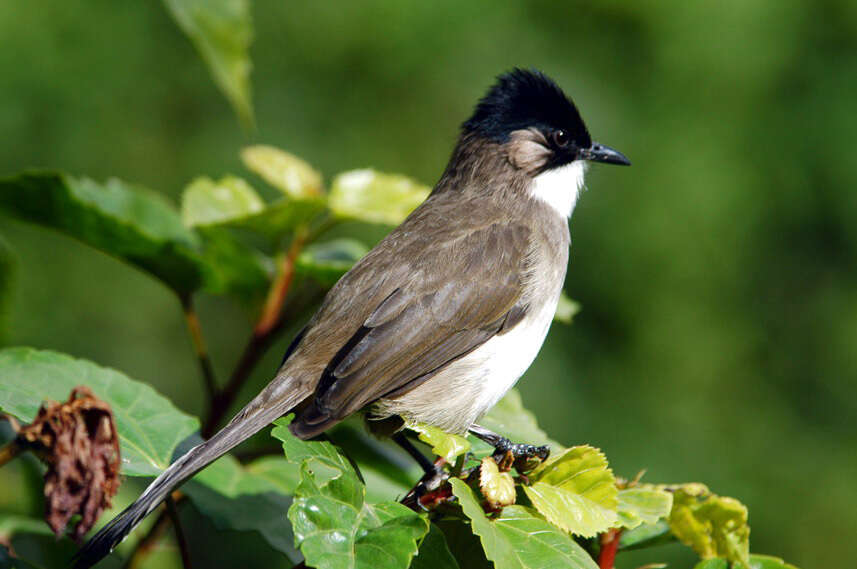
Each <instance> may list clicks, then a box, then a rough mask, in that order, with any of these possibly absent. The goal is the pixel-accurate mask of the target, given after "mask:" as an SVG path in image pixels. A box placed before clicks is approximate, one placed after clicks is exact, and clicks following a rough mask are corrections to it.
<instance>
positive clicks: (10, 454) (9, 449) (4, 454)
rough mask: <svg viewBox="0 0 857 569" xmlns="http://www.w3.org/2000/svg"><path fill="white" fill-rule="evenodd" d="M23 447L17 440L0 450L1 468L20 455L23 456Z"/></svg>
mask: <svg viewBox="0 0 857 569" xmlns="http://www.w3.org/2000/svg"><path fill="white" fill-rule="evenodd" d="M21 450H22V449H21V445H19V444H18V442H17V441H16V440H13V441H12V442H10V443H9V444H7V445H6V446H4V447H3V448H0V466H3V465H4V464H6V463H7V462H9V461H10V460H12V459H13V458H15V457H16V456H18V455H19V454H21Z"/></svg>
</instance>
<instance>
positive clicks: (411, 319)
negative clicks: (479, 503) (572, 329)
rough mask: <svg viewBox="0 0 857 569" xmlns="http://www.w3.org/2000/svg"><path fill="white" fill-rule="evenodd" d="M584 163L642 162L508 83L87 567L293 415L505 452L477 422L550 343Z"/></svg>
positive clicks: (574, 115)
mask: <svg viewBox="0 0 857 569" xmlns="http://www.w3.org/2000/svg"><path fill="white" fill-rule="evenodd" d="M588 162H606V163H610V164H625V165H627V164H630V162H629V161H628V159H627V158H625V156H623V155H622V154H621V153H619V152H617V151H615V150H613V149H611V148H609V147H607V146H604V145H601V144H598V143H597V142H593V141H592V139H591V138H590V136H589V132H588V131H587V129H586V126H585V125H584V123H583V120H582V119H581V118H580V114H579V113H578V111H577V108H576V107H575V106H574V104H573V103H572V102H571V101H570V100H569V99H568V98H567V97H566V96H565V94H564V93H563V92H562V90H561V89H560V88H559V87H558V86H557V85H556V83H554V82H553V81H552V80H551V79H549V78H548V77H546V76H545V75H543V74H542V73H539V72H536V71H524V70H520V69H516V70H513V71H511V72H510V73H506V74H504V75H502V76H500V77H499V78H498V80H497V82H496V83H495V85H494V86H493V87H491V89H490V90H489V91H488V93H487V94H486V95H485V97H484V98H483V99H482V100H480V101H479V103H478V104H477V106H476V110H475V111H474V113H473V116H471V117H470V119H468V120H467V121H466V122H465V123H464V124H463V125H462V128H461V134H460V136H459V139H458V143H457V144H456V146H455V149H454V150H453V152H452V157H451V159H450V161H449V164H448V165H447V167H446V170H445V171H444V172H443V175H442V176H441V178H440V180H439V181H438V183H437V185H436V186H435V187H434V190H433V191H432V192H431V195H430V196H429V197H428V198H427V199H426V201H425V202H424V203H422V204H421V205H420V206H419V207H418V208H417V209H416V210H414V211H413V213H411V215H410V216H408V218H407V219H406V220H405V221H404V222H402V224H401V225H400V226H399V227H397V228H396V229H394V230H393V231H392V232H391V233H390V234H389V235H388V236H387V237H386V238H384V239H383V240H382V241H381V242H380V243H379V244H378V245H377V246H376V247H375V248H374V249H372V251H370V252H369V253H368V254H367V255H366V256H365V257H363V258H362V259H361V260H360V261H359V262H358V263H357V264H355V265H354V267H353V268H352V269H351V270H350V271H348V273H346V274H345V275H344V276H343V277H342V279H340V281H339V282H338V283H337V284H336V285H335V286H334V287H333V288H332V289H331V290H330V292H329V293H328V294H327V296H326V297H325V299H324V302H323V303H322V305H321V308H319V310H318V312H317V313H316V314H315V316H313V318H312V319H311V320H310V322H309V323H308V324H307V326H306V327H305V328H304V330H303V331H302V332H301V334H300V336H299V337H298V338H297V339H296V340H295V341H294V342H293V343H292V346H291V348H290V350H289V352H288V353H287V354H286V358H285V360H284V361H283V364H282V365H281V366H280V369H279V370H278V372H277V375H276V377H274V379H273V380H272V381H271V383H269V384H268V386H267V387H265V389H263V390H262V392H261V393H259V395H257V396H256V397H255V398H254V399H253V400H252V401H250V403H248V404H247V406H246V407H244V408H243V409H242V410H241V411H240V412H239V413H238V414H237V415H236V416H235V417H234V418H233V419H232V420H231V421H230V423H229V424H228V425H226V427H224V428H223V429H222V430H221V431H219V432H218V433H216V434H215V435H214V436H212V437H211V438H210V439H208V440H207V441H205V442H203V443H202V444H200V445H198V446H196V447H194V448H193V449H191V450H190V451H188V452H187V453H186V454H185V455H184V456H182V457H181V458H179V459H178V460H177V461H176V462H174V463H173V464H172V465H171V466H170V467H169V468H167V470H165V471H164V472H163V473H162V474H161V475H160V476H159V477H158V478H157V479H155V481H154V482H152V484H151V485H150V486H149V487H148V488H147V489H146V491H145V492H143V494H142V495H141V496H140V498H138V499H137V501H136V502H134V503H133V504H131V505H130V506H129V507H128V508H127V509H126V510H125V511H124V512H122V514H120V515H119V516H118V517H116V518H115V519H114V520H113V521H111V522H110V523H109V524H108V525H106V526H105V527H104V528H103V529H102V530H101V531H99V532H98V533H97V534H96V535H95V536H94V537H93V538H92V539H91V540H90V541H89V542H88V543H87V544H86V545H85V546H84V547H83V548H82V550H81V551H80V553H79V554H78V556H77V559H76V567H78V568H83V567H89V566H91V565H92V564H94V563H96V562H97V561H98V560H99V559H101V558H102V557H104V556H105V555H106V554H107V553H108V552H109V551H110V550H111V549H112V548H113V547H114V546H115V545H116V544H118V543H119V542H120V541H121V540H122V539H123V538H124V537H125V536H126V535H127V534H128V533H129V532H130V531H131V530H132V529H133V528H134V527H135V526H136V525H137V523H139V522H140V520H141V519H143V517H145V516H146V515H147V514H148V513H150V512H151V511H152V510H153V509H154V508H155V507H156V506H157V505H158V504H160V503H161V502H162V501H163V500H164V499H165V497H166V496H167V495H168V494H169V493H170V492H171V491H172V490H173V489H174V488H176V486H178V485H179V484H181V483H182V482H184V481H185V480H187V479H188V478H190V477H191V476H192V475H193V474H194V473H196V472H197V471H199V470H200V469H202V468H204V467H205V466H206V465H208V464H209V463H211V462H212V461H214V460H215V459H217V458H218V457H220V456H221V455H223V454H224V453H226V452H228V451H229V450H230V449H232V448H233V447H234V446H235V445H237V444H238V443H240V442H241V441H243V440H245V439H247V438H248V437H250V436H251V435H253V434H255V433H256V432H258V431H259V430H260V429H262V428H263V427H265V426H266V425H268V424H269V423H271V422H272V421H273V420H274V419H276V418H278V417H280V416H281V415H284V414H286V413H288V412H290V411H296V412H297V416H296V417H295V419H294V421H293V422H292V423H291V425H290V427H289V428H290V429H291V431H292V433H294V434H295V435H296V436H298V437H301V438H310V437H313V436H316V435H318V434H320V433H323V432H324V431H325V430H327V429H329V428H330V427H331V426H333V425H335V424H336V423H338V422H339V421H342V420H343V419H345V418H346V417H348V416H349V415H351V414H352V413H355V412H357V411H360V410H364V409H365V410H368V411H369V412H370V414H371V416H372V417H376V418H385V417H401V418H402V419H405V421H413V422H419V423H427V424H429V425H434V426H437V427H439V428H441V429H443V430H445V431H448V432H451V433H466V432H467V431H468V430H470V431H471V432H473V433H474V434H475V435H476V436H480V437H482V438H484V439H486V440H489V441H490V442H492V443H494V444H497V445H503V444H505V445H509V444H510V443H509V441H506V440H505V439H502V438H501V437H499V436H497V435H494V434H493V433H490V432H489V431H487V430H485V429H482V428H481V427H479V426H478V425H476V421H477V420H478V419H479V417H480V416H481V415H482V414H483V413H485V412H486V411H487V410H488V409H489V408H491V407H492V406H493V405H494V404H495V403H496V402H497V401H498V400H499V399H500V398H501V397H502V396H503V395H504V394H505V393H506V392H507V391H508V390H509V389H510V388H511V387H512V386H513V385H514V384H515V382H516V381H517V380H518V378H519V377H520V376H521V375H522V374H523V373H524V371H525V370H526V369H527V368H528V367H529V366H530V364H531V363H532V361H533V359H534V358H535V357H536V354H537V353H538V351H539V348H540V347H541V345H542V342H543V341H544V339H545V335H546V334H547V331H548V327H549V326H550V323H551V320H552V318H553V315H554V312H555V310H556V306H557V302H558V300H559V296H560V291H561V290H562V285H563V281H564V279H565V272H566V266H567V264H568V252H569V243H570V238H569V230H568V218H569V216H571V212H572V210H573V209H574V206H575V203H576V202H577V198H578V196H579V194H580V191H581V189H582V187H583V177H584V172H585V171H586V167H587V163H588ZM524 446H526V445H524Z"/></svg>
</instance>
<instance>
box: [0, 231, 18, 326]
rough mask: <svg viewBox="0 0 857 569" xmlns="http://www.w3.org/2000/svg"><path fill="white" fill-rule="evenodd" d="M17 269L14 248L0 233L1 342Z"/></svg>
mask: <svg viewBox="0 0 857 569" xmlns="http://www.w3.org/2000/svg"><path fill="white" fill-rule="evenodd" d="M14 270H15V257H14V256H13V254H12V248H11V247H9V244H8V243H6V240H5V239H3V236H2V235H0V342H2V341H3V336H4V333H5V331H6V323H7V319H8V317H9V315H8V313H9V307H10V306H11V304H12V299H11V296H12V278H13V276H14Z"/></svg>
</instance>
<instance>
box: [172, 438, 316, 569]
mask: <svg viewBox="0 0 857 569" xmlns="http://www.w3.org/2000/svg"><path fill="white" fill-rule="evenodd" d="M299 475H300V474H299V468H298V466H297V465H295V464H293V463H290V462H288V461H287V460H286V459H285V458H284V457H282V456H270V457H264V458H260V459H258V460H255V461H253V462H251V463H250V464H247V465H242V464H240V463H239V462H238V461H237V460H236V459H235V458H234V457H232V456H231V455H225V456H223V457H222V458H220V459H218V460H217V461H216V462H215V463H213V464H211V465H210V466H208V467H207V468H206V469H205V470H203V471H202V472H200V473H199V474H197V475H196V476H195V477H194V478H193V480H192V481H191V482H190V483H188V484H186V485H185V486H183V487H182V490H183V491H184V492H185V493H186V494H187V495H188V496H190V499H191V501H192V502H193V503H194V505H195V506H196V507H197V509H198V510H199V511H200V512H202V513H203V514H204V515H205V516H207V517H209V518H211V520H212V521H213V522H214V524H215V525H216V526H217V527H218V528H221V529H233V530H239V531H250V530H252V531H257V532H259V533H260V534H261V535H262V537H263V538H265V541H267V542H268V543H269V544H270V545H271V547H273V548H274V549H276V550H278V551H281V552H283V553H285V554H286V555H287V556H288V557H289V558H290V559H291V560H292V561H297V560H298V559H299V558H300V555H299V554H298V552H297V549H295V547H294V535H293V534H292V530H291V525H290V524H289V522H288V519H287V517H286V512H287V511H288V509H289V507H290V506H291V503H292V499H291V494H292V493H293V492H294V490H295V488H297V485H298V481H299Z"/></svg>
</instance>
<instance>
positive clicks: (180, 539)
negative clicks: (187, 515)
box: [166, 496, 190, 569]
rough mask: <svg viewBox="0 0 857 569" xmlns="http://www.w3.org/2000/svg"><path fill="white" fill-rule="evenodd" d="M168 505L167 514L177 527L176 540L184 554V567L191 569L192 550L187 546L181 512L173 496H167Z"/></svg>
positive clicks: (174, 526) (182, 554)
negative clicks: (180, 517)
mask: <svg viewBox="0 0 857 569" xmlns="http://www.w3.org/2000/svg"><path fill="white" fill-rule="evenodd" d="M166 506H167V515H168V516H169V517H170V521H172V522H173V528H174V529H175V533H176V542H177V543H178V546H179V551H180V552H181V556H182V567H184V569H190V550H189V549H188V547H187V540H186V539H185V537H184V531H183V530H182V524H181V520H179V512H178V509H177V508H176V502H175V500H173V497H172V496H167V500H166Z"/></svg>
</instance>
